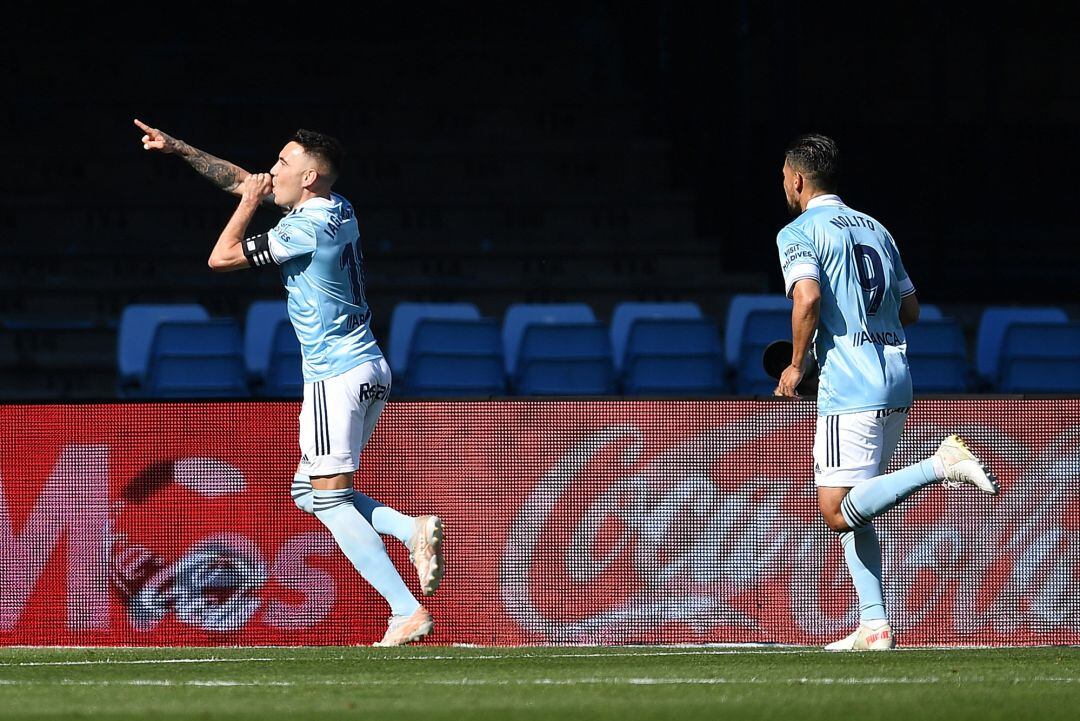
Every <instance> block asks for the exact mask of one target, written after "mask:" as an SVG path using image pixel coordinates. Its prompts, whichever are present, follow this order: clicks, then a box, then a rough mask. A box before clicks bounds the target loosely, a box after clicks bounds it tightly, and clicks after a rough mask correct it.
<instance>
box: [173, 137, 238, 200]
mask: <svg viewBox="0 0 1080 721" xmlns="http://www.w3.org/2000/svg"><path fill="white" fill-rule="evenodd" d="M176 152H177V154H179V155H180V156H181V157H182V158H183V159H184V160H186V161H187V164H188V165H190V166H191V167H192V168H194V169H195V171H196V172H197V173H198V174H199V175H201V176H203V177H204V178H206V179H207V180H209V181H210V182H211V183H213V184H214V185H216V186H217V187H219V188H221V189H222V190H227V191H232V190H234V189H236V187H237V186H238V185H240V183H242V182H243V181H244V178H245V177H247V175H248V174H247V173H246V172H245V171H244V170H243V169H242V168H238V167H237V166H235V165H233V164H232V163H230V162H228V161H227V160H222V159H221V158H215V157H214V156H213V155H210V154H209V153H204V152H203V151H201V150H199V149H198V148H193V147H192V146H190V145H188V144H187V143H185V142H184V141H182V140H177V141H176Z"/></svg>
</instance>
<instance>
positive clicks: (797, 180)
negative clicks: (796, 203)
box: [791, 171, 806, 193]
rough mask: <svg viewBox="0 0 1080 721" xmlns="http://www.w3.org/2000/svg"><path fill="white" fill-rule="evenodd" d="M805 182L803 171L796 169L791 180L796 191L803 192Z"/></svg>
mask: <svg viewBox="0 0 1080 721" xmlns="http://www.w3.org/2000/svg"><path fill="white" fill-rule="evenodd" d="M805 183H806V180H805V178H803V175H802V173H800V172H797V171H796V173H795V177H794V178H793V179H792V181H791V187H792V188H794V189H795V192H796V193H802V191H803V186H804V185H805Z"/></svg>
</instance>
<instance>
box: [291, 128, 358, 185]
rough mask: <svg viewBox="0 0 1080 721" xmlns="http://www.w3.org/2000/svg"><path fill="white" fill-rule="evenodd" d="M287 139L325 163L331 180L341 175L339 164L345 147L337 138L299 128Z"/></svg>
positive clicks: (340, 164)
mask: <svg viewBox="0 0 1080 721" xmlns="http://www.w3.org/2000/svg"><path fill="white" fill-rule="evenodd" d="M289 140H290V141H291V142H294V143H296V144H298V145H299V146H300V147H302V148H303V149H304V152H305V153H307V154H308V155H310V156H312V157H314V158H318V159H319V160H321V161H322V162H324V163H326V166H327V169H328V170H329V172H330V181H331V182H333V181H335V180H337V178H338V176H339V175H341V166H342V163H343V162H344V160H345V147H344V146H343V145H342V144H341V142H340V141H339V140H338V139H337V138H333V137H331V136H329V135H324V134H323V133H316V132H315V131H314V130H304V129H303V128H301V129H300V130H297V131H296V132H295V133H294V134H293V136H292V137H291V138H289Z"/></svg>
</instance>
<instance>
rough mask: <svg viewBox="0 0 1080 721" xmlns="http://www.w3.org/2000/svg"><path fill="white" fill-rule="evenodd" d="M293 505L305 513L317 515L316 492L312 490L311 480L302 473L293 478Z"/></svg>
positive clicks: (290, 490)
mask: <svg viewBox="0 0 1080 721" xmlns="http://www.w3.org/2000/svg"><path fill="white" fill-rule="evenodd" d="M289 493H290V494H292V499H293V503H295V504H296V507H297V508H299V509H300V510H301V511H303V512H304V513H315V492H314V491H313V490H312V488H311V480H310V479H309V478H308V477H307V476H305V475H302V474H300V473H297V474H296V476H294V477H293V482H292V487H291V488H290V489H289Z"/></svg>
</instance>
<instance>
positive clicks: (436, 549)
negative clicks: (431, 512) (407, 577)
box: [409, 516, 446, 596]
mask: <svg viewBox="0 0 1080 721" xmlns="http://www.w3.org/2000/svg"><path fill="white" fill-rule="evenodd" d="M414 524H415V525H414V530H413V535H412V538H410V539H409V549H410V550H409V560H410V561H412V564H413V565H414V566H416V576H417V578H419V579H420V591H421V592H422V593H423V594H424V595H425V596H430V595H431V594H433V593H435V591H436V590H437V589H438V588H439V582H440V581H442V577H443V573H444V572H445V571H446V564H445V563H444V561H443V552H442V541H443V522H442V519H441V518H439V517H438V516H417V518H416V520H415V521H414Z"/></svg>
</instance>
